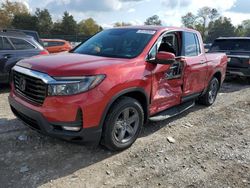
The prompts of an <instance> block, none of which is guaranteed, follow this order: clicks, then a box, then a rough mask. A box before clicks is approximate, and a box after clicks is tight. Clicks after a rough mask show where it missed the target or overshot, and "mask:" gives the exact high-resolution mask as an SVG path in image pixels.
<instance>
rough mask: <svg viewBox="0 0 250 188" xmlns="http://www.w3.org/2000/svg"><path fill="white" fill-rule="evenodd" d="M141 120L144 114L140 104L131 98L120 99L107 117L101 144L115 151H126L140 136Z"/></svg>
mask: <svg viewBox="0 0 250 188" xmlns="http://www.w3.org/2000/svg"><path fill="white" fill-rule="evenodd" d="M143 120H144V112H143V109H142V107H141V105H140V103H139V102H138V101H137V100H135V99H133V98H130V97H122V98H121V99H119V100H118V101H117V102H116V103H115V104H114V105H113V106H112V108H111V110H110V111H109V113H108V115H107V118H106V121H105V124H104V132H103V138H102V143H103V144H104V145H105V146H106V147H107V148H109V149H111V150H115V151H120V150H124V149H127V148H128V147H130V146H131V145H132V144H133V143H134V142H135V140H136V139H137V137H138V135H139V134H140V131H141V128H142V125H143Z"/></svg>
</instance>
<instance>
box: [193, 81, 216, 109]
mask: <svg viewBox="0 0 250 188" xmlns="http://www.w3.org/2000/svg"><path fill="white" fill-rule="evenodd" d="M219 88H220V84H219V81H218V79H217V78H213V79H212V80H211V81H210V83H209V86H208V89H207V91H206V93H205V94H204V95H203V96H201V97H200V98H199V100H198V102H199V103H200V104H204V105H206V106H211V105H212V104H213V103H214V102H215V99H216V97H217V94H218V91H219Z"/></svg>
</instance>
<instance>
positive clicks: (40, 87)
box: [13, 71, 47, 105]
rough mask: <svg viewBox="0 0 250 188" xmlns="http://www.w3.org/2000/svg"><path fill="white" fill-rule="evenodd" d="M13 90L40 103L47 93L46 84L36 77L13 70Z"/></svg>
mask: <svg viewBox="0 0 250 188" xmlns="http://www.w3.org/2000/svg"><path fill="white" fill-rule="evenodd" d="M13 81H14V86H15V91H16V92H17V93H18V94H20V95H21V96H22V97H24V98H25V99H27V100H29V101H31V102H33V103H36V104H39V105H42V104H43V102H44V100H45V98H46V94H47V85H46V84H45V83H44V82H43V81H42V80H41V79H38V78H35V77H32V76H28V75H25V74H22V73H20V72H17V71H13Z"/></svg>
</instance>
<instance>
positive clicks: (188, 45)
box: [184, 32, 199, 57]
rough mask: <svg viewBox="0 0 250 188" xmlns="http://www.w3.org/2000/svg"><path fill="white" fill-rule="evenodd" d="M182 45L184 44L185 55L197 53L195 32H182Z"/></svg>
mask: <svg viewBox="0 0 250 188" xmlns="http://www.w3.org/2000/svg"><path fill="white" fill-rule="evenodd" d="M184 46H185V49H184V50H185V51H184V53H185V56H188V57H190V56H197V55H198V54H199V53H198V47H197V44H196V39H195V34H193V33H187V32H185V33H184Z"/></svg>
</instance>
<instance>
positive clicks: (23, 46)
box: [10, 38, 35, 50]
mask: <svg viewBox="0 0 250 188" xmlns="http://www.w3.org/2000/svg"><path fill="white" fill-rule="evenodd" d="M10 40H11V42H12V44H13V45H14V47H15V49H16V50H28V49H33V48H35V47H34V46H33V45H31V44H30V43H28V42H27V41H25V40H22V39H17V38H10Z"/></svg>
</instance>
